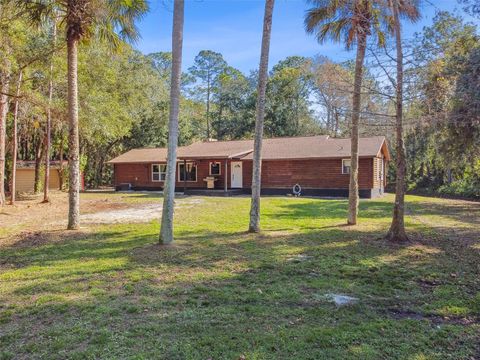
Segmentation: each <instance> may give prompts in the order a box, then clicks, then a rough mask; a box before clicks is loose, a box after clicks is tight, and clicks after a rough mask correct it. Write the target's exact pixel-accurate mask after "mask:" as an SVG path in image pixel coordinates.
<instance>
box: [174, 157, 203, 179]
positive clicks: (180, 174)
mask: <svg viewBox="0 0 480 360" xmlns="http://www.w3.org/2000/svg"><path fill="white" fill-rule="evenodd" d="M186 164H192V165H193V166H195V180H182V177H181V176H182V172H183V171H180V166H181V165H184V163H183V162H178V182H182V183H183V182H185V181H186V182H197V181H198V164H195V162H194V161H187V162H186Z"/></svg>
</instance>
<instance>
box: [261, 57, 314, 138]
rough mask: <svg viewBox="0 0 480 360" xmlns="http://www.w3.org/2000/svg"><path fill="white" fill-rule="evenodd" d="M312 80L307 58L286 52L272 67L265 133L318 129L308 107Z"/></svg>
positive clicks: (274, 133)
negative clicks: (286, 54)
mask: <svg viewBox="0 0 480 360" xmlns="http://www.w3.org/2000/svg"><path fill="white" fill-rule="evenodd" d="M312 80H313V77H312V73H311V71H310V59H307V58H304V57H301V56H289V57H287V58H286V59H284V60H281V61H279V62H278V64H276V65H275V66H274V67H273V69H272V71H271V75H270V78H269V79H268V84H267V93H266V99H267V100H266V105H267V106H266V110H265V133H266V134H267V135H268V136H298V135H305V134H312V133H315V132H317V131H318V130H320V129H319V126H317V127H315V120H314V119H313V112H312V110H311V109H310V104H311V101H310V100H309V98H310V94H311V91H312V85H313V81H312Z"/></svg>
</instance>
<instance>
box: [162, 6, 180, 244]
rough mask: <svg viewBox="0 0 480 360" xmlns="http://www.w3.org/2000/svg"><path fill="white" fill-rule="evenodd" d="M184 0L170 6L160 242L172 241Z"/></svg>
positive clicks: (168, 242)
mask: <svg viewBox="0 0 480 360" xmlns="http://www.w3.org/2000/svg"><path fill="white" fill-rule="evenodd" d="M183 15H184V0H175V2H174V5H173V32H172V75H171V85H170V116H169V120H168V153H167V173H166V175H165V187H164V189H163V212H162V221H161V228H160V238H159V242H160V244H163V245H168V244H171V243H172V242H173V212H174V205H175V170H176V165H177V145H178V115H179V111H180V82H181V76H182V46H183V17H184V16H183Z"/></svg>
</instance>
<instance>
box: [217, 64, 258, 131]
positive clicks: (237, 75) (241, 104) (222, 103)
mask: <svg viewBox="0 0 480 360" xmlns="http://www.w3.org/2000/svg"><path fill="white" fill-rule="evenodd" d="M254 90H255V88H254V87H253V86H251V84H250V82H249V81H248V79H247V78H246V77H245V75H243V74H242V72H241V71H240V70H237V69H235V68H233V67H231V66H227V67H226V68H225V69H224V71H223V72H222V73H221V74H220V75H219V76H218V85H217V88H216V91H215V92H214V93H213V96H212V101H213V102H214V103H215V105H216V106H215V111H214V112H212V117H211V119H212V129H214V131H215V134H216V137H217V139H219V140H227V139H230V140H231V139H240V138H243V137H245V136H246V135H248V134H251V133H252V132H253V121H252V120H251V119H252V118H253V116H252V115H253V113H252V111H251V110H252V109H253V108H254V105H253V106H251V102H252V101H251V100H252V97H253V92H254Z"/></svg>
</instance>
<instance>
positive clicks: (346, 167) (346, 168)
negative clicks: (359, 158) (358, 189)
mask: <svg viewBox="0 0 480 360" xmlns="http://www.w3.org/2000/svg"><path fill="white" fill-rule="evenodd" d="M351 165H352V160H350V159H342V174H350V167H351Z"/></svg>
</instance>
